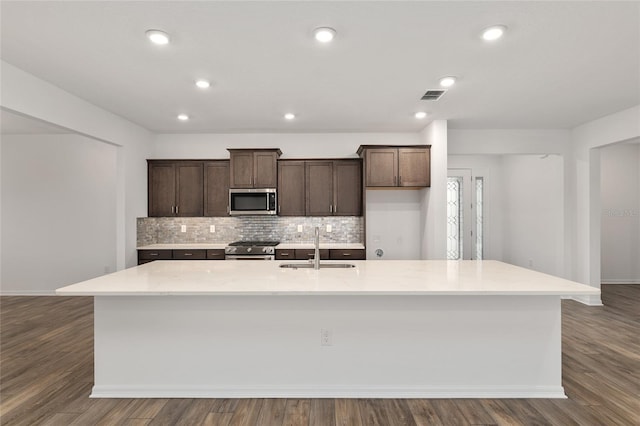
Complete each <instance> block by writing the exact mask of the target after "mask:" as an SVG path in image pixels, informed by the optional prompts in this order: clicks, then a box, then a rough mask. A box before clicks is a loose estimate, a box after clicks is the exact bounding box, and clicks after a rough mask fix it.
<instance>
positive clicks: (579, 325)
mask: <svg viewBox="0 0 640 426" xmlns="http://www.w3.org/2000/svg"><path fill="white" fill-rule="evenodd" d="M602 290H603V292H602V299H603V302H604V303H605V306H604V307H588V306H584V305H582V304H580V303H577V302H574V301H569V300H566V301H563V302H562V319H563V342H562V347H563V383H564V386H565V390H566V392H567V395H568V396H569V399H555V400H547V399H500V400H480V399H473V400H469V399H428V400H426V399H387V400H382V399H335V400H334V399H89V398H88V395H89V393H90V391H91V386H92V381H93V299H92V298H84V297H18V296H5V297H1V298H0V311H1V315H0V321H1V322H0V344H1V348H0V387H1V388H0V398H1V401H0V424H2V425H7V426H9V425H29V426H32V425H41V424H42V425H65V426H66V425H261V426H262V425H314V426H316V425H317V426H333V425H336V426H341V425H363V426H369V425H581V426H582V425H640V337H639V336H640V327H639V326H640V285H615V286H613V285H605V286H603V287H602Z"/></svg>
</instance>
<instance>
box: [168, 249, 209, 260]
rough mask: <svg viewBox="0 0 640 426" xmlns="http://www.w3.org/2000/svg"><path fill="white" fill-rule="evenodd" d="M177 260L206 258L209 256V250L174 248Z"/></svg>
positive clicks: (174, 255) (173, 257)
mask: <svg viewBox="0 0 640 426" xmlns="http://www.w3.org/2000/svg"><path fill="white" fill-rule="evenodd" d="M171 258H172V259H175V260H204V259H206V258H207V250H204V249H196V250H186V249H185V250H182V249H181V250H173V256H172V257H171Z"/></svg>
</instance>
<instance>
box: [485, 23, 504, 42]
mask: <svg viewBox="0 0 640 426" xmlns="http://www.w3.org/2000/svg"><path fill="white" fill-rule="evenodd" d="M505 31H507V27H506V26H505V25H492V26H490V27H488V28H485V29H484V31H482V39H483V40H486V41H494V40H497V39H499V38H500V37H502V36H503V35H504V32H505Z"/></svg>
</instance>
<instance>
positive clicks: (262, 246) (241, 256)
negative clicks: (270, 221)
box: [224, 241, 280, 260]
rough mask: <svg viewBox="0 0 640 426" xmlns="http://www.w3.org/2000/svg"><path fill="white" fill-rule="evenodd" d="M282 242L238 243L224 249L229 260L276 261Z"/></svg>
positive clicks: (225, 256)
mask: <svg viewBox="0 0 640 426" xmlns="http://www.w3.org/2000/svg"><path fill="white" fill-rule="evenodd" d="M278 244H280V241H236V242H234V243H231V244H229V245H228V246H227V247H225V248H224V258H225V259H227V260H274V259H275V258H276V246H277V245H278Z"/></svg>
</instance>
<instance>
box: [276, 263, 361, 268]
mask: <svg viewBox="0 0 640 426" xmlns="http://www.w3.org/2000/svg"><path fill="white" fill-rule="evenodd" d="M280 267H281V268H290V269H298V268H305V269H313V263H283V264H282V265H280ZM355 267H356V265H354V264H352V263H321V264H320V269H324V268H355Z"/></svg>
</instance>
